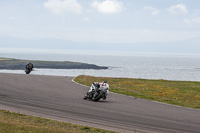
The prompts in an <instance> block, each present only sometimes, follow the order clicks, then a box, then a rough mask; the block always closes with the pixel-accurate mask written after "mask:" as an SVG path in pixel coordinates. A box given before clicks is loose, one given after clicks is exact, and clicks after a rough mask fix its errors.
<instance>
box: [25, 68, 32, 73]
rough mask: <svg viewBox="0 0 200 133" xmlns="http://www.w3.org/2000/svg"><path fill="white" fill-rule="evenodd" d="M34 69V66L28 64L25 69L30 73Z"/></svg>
mask: <svg viewBox="0 0 200 133" xmlns="http://www.w3.org/2000/svg"><path fill="white" fill-rule="evenodd" d="M32 70H33V68H32V67H31V66H27V67H26V70H25V73H26V74H29V73H31V71H32Z"/></svg>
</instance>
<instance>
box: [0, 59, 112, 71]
mask: <svg viewBox="0 0 200 133" xmlns="http://www.w3.org/2000/svg"><path fill="white" fill-rule="evenodd" d="M28 62H32V63H33V65H34V68H42V69H97V70H98V69H99V70H100V69H108V67H106V66H97V65H95V64H88V63H81V62H70V61H43V60H22V59H14V58H4V57H0V69H6V70H24V69H25V66H26V64H27V63H28Z"/></svg>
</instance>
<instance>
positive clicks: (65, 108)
mask: <svg viewBox="0 0 200 133" xmlns="http://www.w3.org/2000/svg"><path fill="white" fill-rule="evenodd" d="M72 79H73V77H61V76H40V75H25V74H4V73H0V109H4V110H10V111H15V112H18V113H24V114H30V115H34V116H40V117H46V118H51V119H55V120H61V121H66V122H72V123H77V124H82V125H87V126H93V127H98V128H103V129H109V130H115V131H119V132H136V133H140V132H152V133H155V132H162V133H165V132H166V133H170V132H172V133H174V132H175V133H190V132H191V133H192V132H193V133H200V110H196V109H190V108H184V107H179V106H174V105H169V104H162V103H157V102H153V101H149V100H144V99H137V98H134V97H129V96H124V95H120V94H115V93H110V94H109V95H108V98H107V99H106V100H105V101H103V100H100V101H99V102H93V101H89V100H83V96H84V94H85V93H86V92H87V90H88V89H89V88H88V87H84V86H82V85H79V84H76V83H74V82H72Z"/></svg>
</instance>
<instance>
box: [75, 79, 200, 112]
mask: <svg viewBox="0 0 200 133" xmlns="http://www.w3.org/2000/svg"><path fill="white" fill-rule="evenodd" d="M104 80H106V81H107V82H108V84H109V85H110V91H111V92H115V93H120V94H124V95H128V96H134V97H138V98H143V99H149V100H153V101H158V102H164V103H169V104H174V105H180V106H184V107H190V108H196V109H200V82H192V81H168V80H147V79H131V78H105V77H93V76H84V75H80V76H78V77H76V78H75V79H74V81H76V82H78V83H81V84H84V85H87V86H90V85H91V84H92V82H102V81H104Z"/></svg>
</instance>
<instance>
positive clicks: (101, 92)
mask: <svg viewBox="0 0 200 133" xmlns="http://www.w3.org/2000/svg"><path fill="white" fill-rule="evenodd" d="M108 92H109V90H108V88H107V87H106V86H101V87H99V88H98V89H96V90H94V91H92V92H88V93H87V96H86V97H84V99H87V98H88V99H90V100H92V101H99V100H100V99H101V98H102V99H104V100H105V99H106V96H107V94H108Z"/></svg>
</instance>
